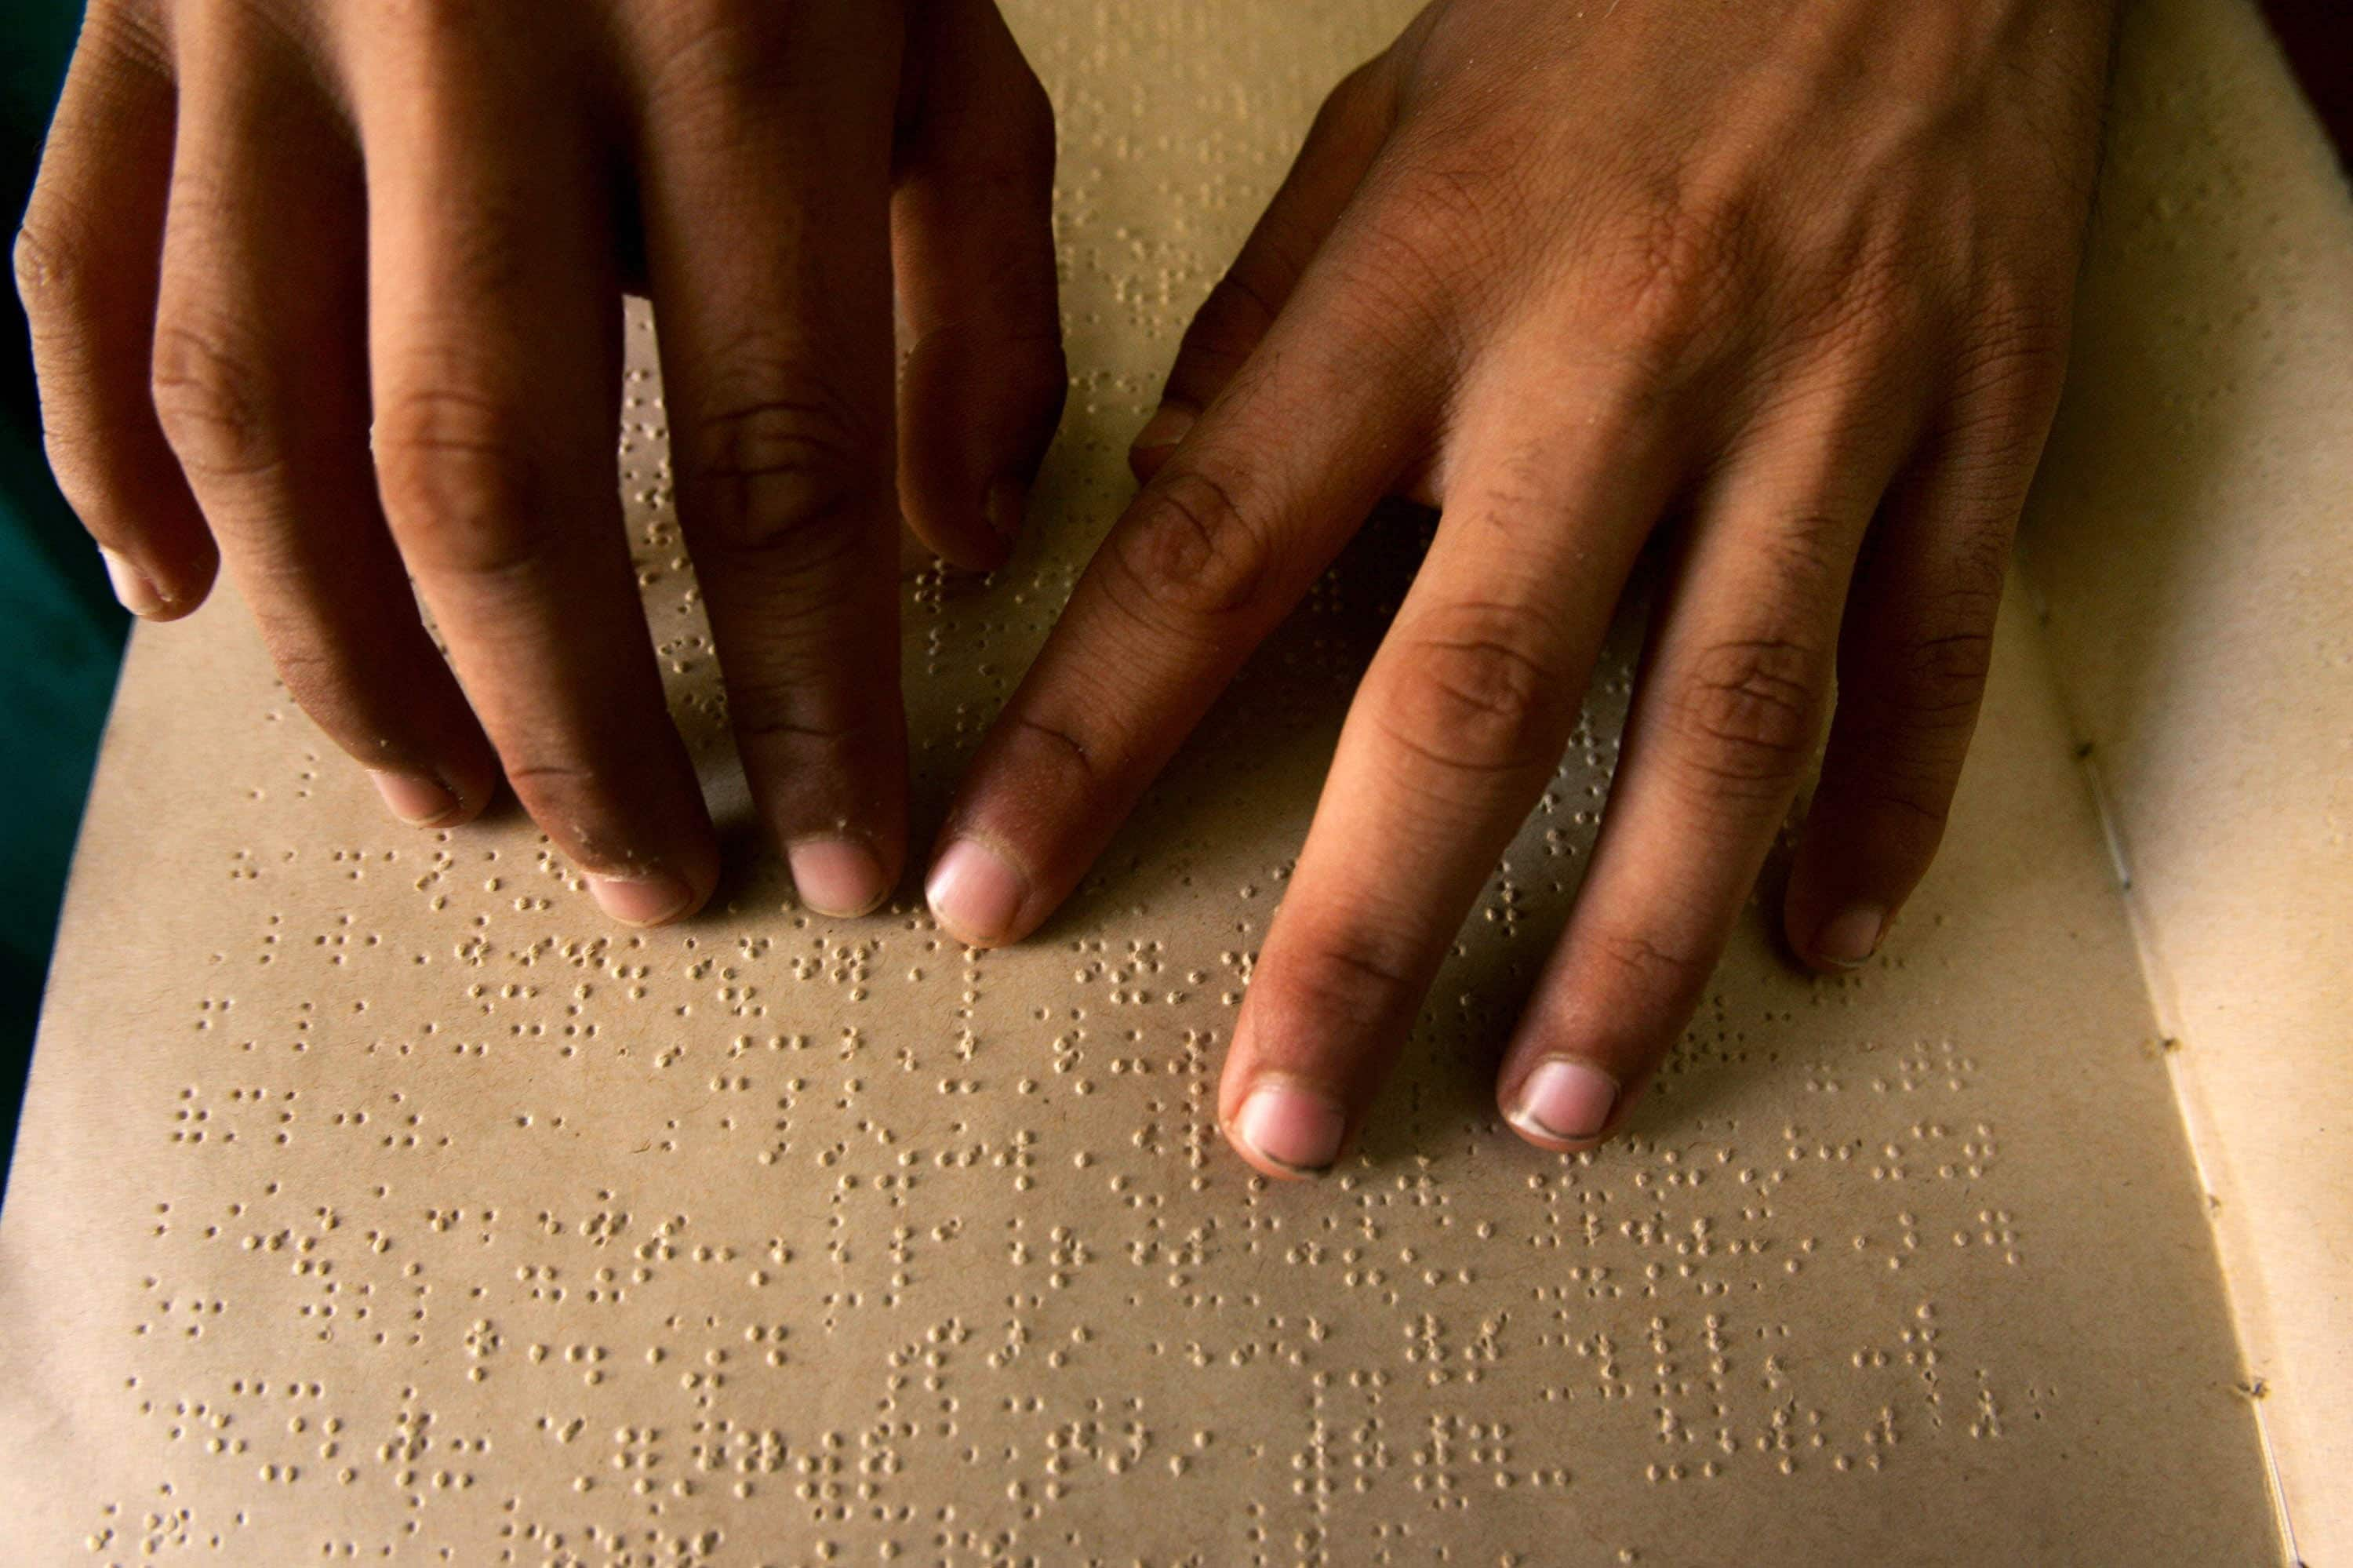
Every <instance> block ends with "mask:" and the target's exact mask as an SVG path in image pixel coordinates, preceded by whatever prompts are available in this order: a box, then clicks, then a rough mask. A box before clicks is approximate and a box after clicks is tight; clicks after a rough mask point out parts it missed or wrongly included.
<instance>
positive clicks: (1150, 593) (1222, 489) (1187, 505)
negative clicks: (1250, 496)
mask: <svg viewBox="0 0 2353 1568" xmlns="http://www.w3.org/2000/svg"><path fill="white" fill-rule="evenodd" d="M1115 539H1116V543H1115V545H1114V546H1113V566H1114V567H1115V573H1114V576H1113V578H1112V583H1113V589H1114V591H1115V592H1116V593H1117V594H1118V595H1119V597H1120V599H1121V600H1122V603H1123V606H1124V608H1125V609H1127V610H1128V611H1129V612H1130V613H1131V614H1133V615H1134V617H1135V618H1136V619H1138V620H1143V621H1145V622H1146V623H1148V624H1151V625H1155V626H1163V627H1166V626H1170V625H1175V626H1179V627H1182V626H1184V625H1187V623H1192V622H1198V621H1200V620H1219V619H1223V618H1226V617H1229V616H1232V615H1234V614H1236V613H1238V612H1240V611H1242V610H1245V609H1250V607H1252V606H1253V605H1256V604H1258V603H1259V602H1260V601H1261V599H1262V597H1263V595H1264V592H1265V588H1266V579H1267V576H1268V573H1269V570H1270V568H1271V559H1270V553H1269V550H1268V547H1267V544H1266V539H1265V535H1263V534H1262V533H1261V531H1260V529H1259V528H1258V527H1257V525H1256V524H1252V523H1251V522H1250V520H1249V519H1248V517H1247V516H1246V515H1245V514H1244V512H1243V510H1242V508H1241V506H1240V504H1239V503H1238V502H1237V499H1236V497H1235V495H1234V493H1233V492H1232V491H1230V490H1229V489H1228V488H1227V487H1226V485H1224V484H1223V483H1222V482H1219V481H1218V480H1216V479H1214V478H1212V477H1210V476H1209V475H1208V474H1206V473H1202V472H1199V471H1185V472H1180V473H1174V474H1166V475H1164V476H1163V478H1162V479H1160V480H1159V481H1158V482H1155V483H1154V484H1153V485H1152V486H1150V487H1149V488H1148V489H1146V490H1145V493H1144V494H1143V495H1142V496H1141V497H1140V498H1138V501H1137V511H1136V512H1135V514H1134V517H1133V518H1132V520H1131V521H1130V522H1129V523H1128V524H1127V525H1125V526H1124V527H1122V528H1121V529H1120V530H1119V531H1118V533H1117V535H1115Z"/></svg>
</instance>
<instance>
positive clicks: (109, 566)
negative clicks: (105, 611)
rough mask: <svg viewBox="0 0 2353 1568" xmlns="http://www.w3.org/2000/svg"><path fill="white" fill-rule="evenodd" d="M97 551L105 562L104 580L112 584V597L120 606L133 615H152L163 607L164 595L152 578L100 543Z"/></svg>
mask: <svg viewBox="0 0 2353 1568" xmlns="http://www.w3.org/2000/svg"><path fill="white" fill-rule="evenodd" d="M98 553H99V556H100V558H101V559H103V560H104V561H105V562H106V580H107V581H108V582H110V583H111V584H113V585H114V597H115V598H116V599H120V600H121V602H122V608H123V609H127V610H129V611H130V612H131V613H132V614H133V615H153V614H154V613H155V612H156V611H157V610H159V609H163V608H164V596H163V595H162V594H160V593H158V592H157V591H156V590H155V584H154V580H153V578H151V577H148V575H147V574H146V573H145V572H142V571H141V570H140V569H139V568H138V567H134V566H132V564H131V563H130V562H129V561H127V560H125V559H123V558H122V557H121V556H118V555H116V554H115V553H114V552H113V551H112V550H110V549H108V548H107V547H106V546H103V545H100V546H99V547H98Z"/></svg>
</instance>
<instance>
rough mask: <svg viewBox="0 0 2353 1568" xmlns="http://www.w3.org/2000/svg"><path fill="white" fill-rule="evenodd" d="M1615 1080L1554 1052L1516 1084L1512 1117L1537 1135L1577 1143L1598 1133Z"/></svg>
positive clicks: (1614, 1095)
mask: <svg viewBox="0 0 2353 1568" xmlns="http://www.w3.org/2000/svg"><path fill="white" fill-rule="evenodd" d="M1617 1103H1618V1081H1617V1080H1616V1079H1615V1078H1612V1077H1611V1076H1610V1075H1609V1074H1607V1073H1605V1072H1603V1071H1602V1070H1601V1069H1600V1068H1599V1067H1592V1066H1588V1065H1586V1064H1585V1063H1583V1062H1572V1061H1569V1060H1567V1058H1565V1057H1560V1056H1555V1057H1553V1058H1551V1059H1550V1060H1548V1061H1545V1062H1540V1063H1538V1064H1537V1065H1536V1067H1535V1070H1534V1071H1533V1072H1531V1073H1529V1074H1528V1075H1527V1078H1526V1080H1525V1082H1523V1083H1522V1084H1521V1085H1520V1098H1519V1103H1518V1104H1517V1105H1516V1106H1515V1107H1514V1108H1513V1110H1512V1121H1513V1122H1514V1125H1516V1126H1518V1127H1519V1128H1522V1129H1524V1130H1525V1131H1528V1132H1533V1133H1535V1134H1536V1135H1537V1136H1538V1137H1540V1138H1550V1139H1557V1140H1559V1141H1560V1142H1563V1143H1578V1142H1582V1141H1584V1140H1585V1139H1588V1138H1599V1137H1600V1136H1601V1128H1602V1127H1603V1125H1604V1124H1606V1123H1607V1122H1608V1121H1609V1107H1612V1106H1614V1105H1616V1104H1617Z"/></svg>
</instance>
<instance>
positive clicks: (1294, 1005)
mask: <svg viewBox="0 0 2353 1568" xmlns="http://www.w3.org/2000/svg"><path fill="white" fill-rule="evenodd" d="M1419 968H1420V966H1419V964H1417V963H1416V962H1415V960H1414V959H1413V958H1412V956H1411V948H1410V946H1409V938H1407V937H1406V935H1405V933H1404V932H1403V931H1402V930H1397V931H1392V930H1390V929H1388V928H1386V927H1379V926H1376V925H1374V924H1372V923H1370V922H1367V921H1365V920H1362V919H1356V920H1347V921H1327V922H1324V923H1323V928H1322V929H1318V930H1314V931H1313V932H1310V933H1307V934H1304V935H1303V936H1301V937H1300V938H1299V939H1297V940H1296V941H1294V942H1293V944H1292V945H1291V946H1290V948H1288V951H1287V953H1286V954H1285V956H1284V959H1283V961H1282V964H1281V965H1280V967H1279V968H1278V967H1277V966H1275V965H1271V964H1268V963H1265V962H1264V961H1261V964H1260V966H1259V969H1260V972H1259V975H1258V977H1257V978H1256V979H1255V980H1254V981H1253V984H1252V987H1251V996H1252V1000H1253V1001H1254V1003H1255V1004H1256V1005H1257V1006H1258V1007H1259V1009H1260V1010H1261V1019H1262V1020H1264V1021H1266V1022H1271V1023H1272V1024H1273V1025H1274V1027H1275V1028H1276V1029H1277V1030H1278V1031H1279V1032H1281V1033H1297V1034H1298V1035H1300V1036H1302V1037H1306V1038H1315V1037H1319V1036H1320V1037H1325V1038H1329V1037H1331V1036H1332V1033H1333V1032H1334V1031H1335V1030H1343V1031H1353V1032H1356V1033H1363V1034H1370V1033H1377V1032H1378V1030H1379V1027H1380V1025H1381V1024H1382V1023H1383V1022H1386V1021H1388V1019H1389V1018H1390V1017H1391V1015H1393V1014H1394V1013H1396V1012H1398V1011H1399V1010H1401V1009H1402V1008H1405V1007H1409V1006H1411V1005H1412V1004H1413V1003H1415V1002H1417V1001H1419V1000H1420V996H1421V991H1422V985H1423V983H1424V982H1422V981H1421V980H1420V979H1419V975H1418V974H1417V972H1416V971H1417V970H1418V969H1419Z"/></svg>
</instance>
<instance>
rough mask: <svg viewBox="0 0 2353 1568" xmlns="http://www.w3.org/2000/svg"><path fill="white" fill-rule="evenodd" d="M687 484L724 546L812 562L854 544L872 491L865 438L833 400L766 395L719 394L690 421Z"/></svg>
mask: <svg viewBox="0 0 2353 1568" xmlns="http://www.w3.org/2000/svg"><path fill="white" fill-rule="evenodd" d="M685 444H686V447H687V451H688V454H689V455H688V458H687V473H686V478H687V482H688V483H689V485H690V487H691V491H692V493H693V500H694V503H695V505H696V507H697V508H698V509H699V510H700V511H701V513H702V527H703V529H704V530H705V531H706V533H707V535H708V536H709V538H710V539H711V541H712V544H714V545H715V546H718V548H720V549H721V550H723V551H728V552H734V553H744V554H760V555H773V554H780V553H781V554H784V555H786V556H788V557H789V558H790V559H791V561H792V562H793V563H794V564H797V565H804V566H806V565H813V564H816V563H818V562H819V561H821V560H823V559H825V558H828V557H830V556H832V555H833V554H834V553H835V552H837V551H840V550H846V549H849V548H850V547H851V546H853V545H854V544H855V543H856V528H855V524H854V517H855V514H856V513H857V511H858V510H859V508H860V506H862V505H863V504H864V503H865V502H866V501H867V499H868V498H869V496H870V495H871V493H872V489H873V482H872V480H871V476H870V473H869V471H870V470H871V469H872V467H873V466H874V460H873V456H872V452H871V443H870V442H868V441H867V440H864V438H863V437H862V436H861V434H860V429H859V427H858V424H857V422H856V421H855V420H853V419H851V418H849V414H848V412H847V411H846V410H845V409H844V408H842V407H841V406H840V405H839V403H838V402H837V401H836V400H834V399H833V398H831V397H828V396H826V395H824V394H822V393H818V394H814V395H810V396H794V395H790V394H774V395H763V396H758V397H743V398H740V399H733V400H728V401H723V402H721V403H719V404H717V405H716V406H715V407H713V408H712V409H711V410H709V411H708V412H706V413H704V414H702V416H701V417H700V418H697V420H696V421H695V425H694V428H693V429H692V430H691V433H690V434H689V436H688V439H687V441H686V443H685Z"/></svg>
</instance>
